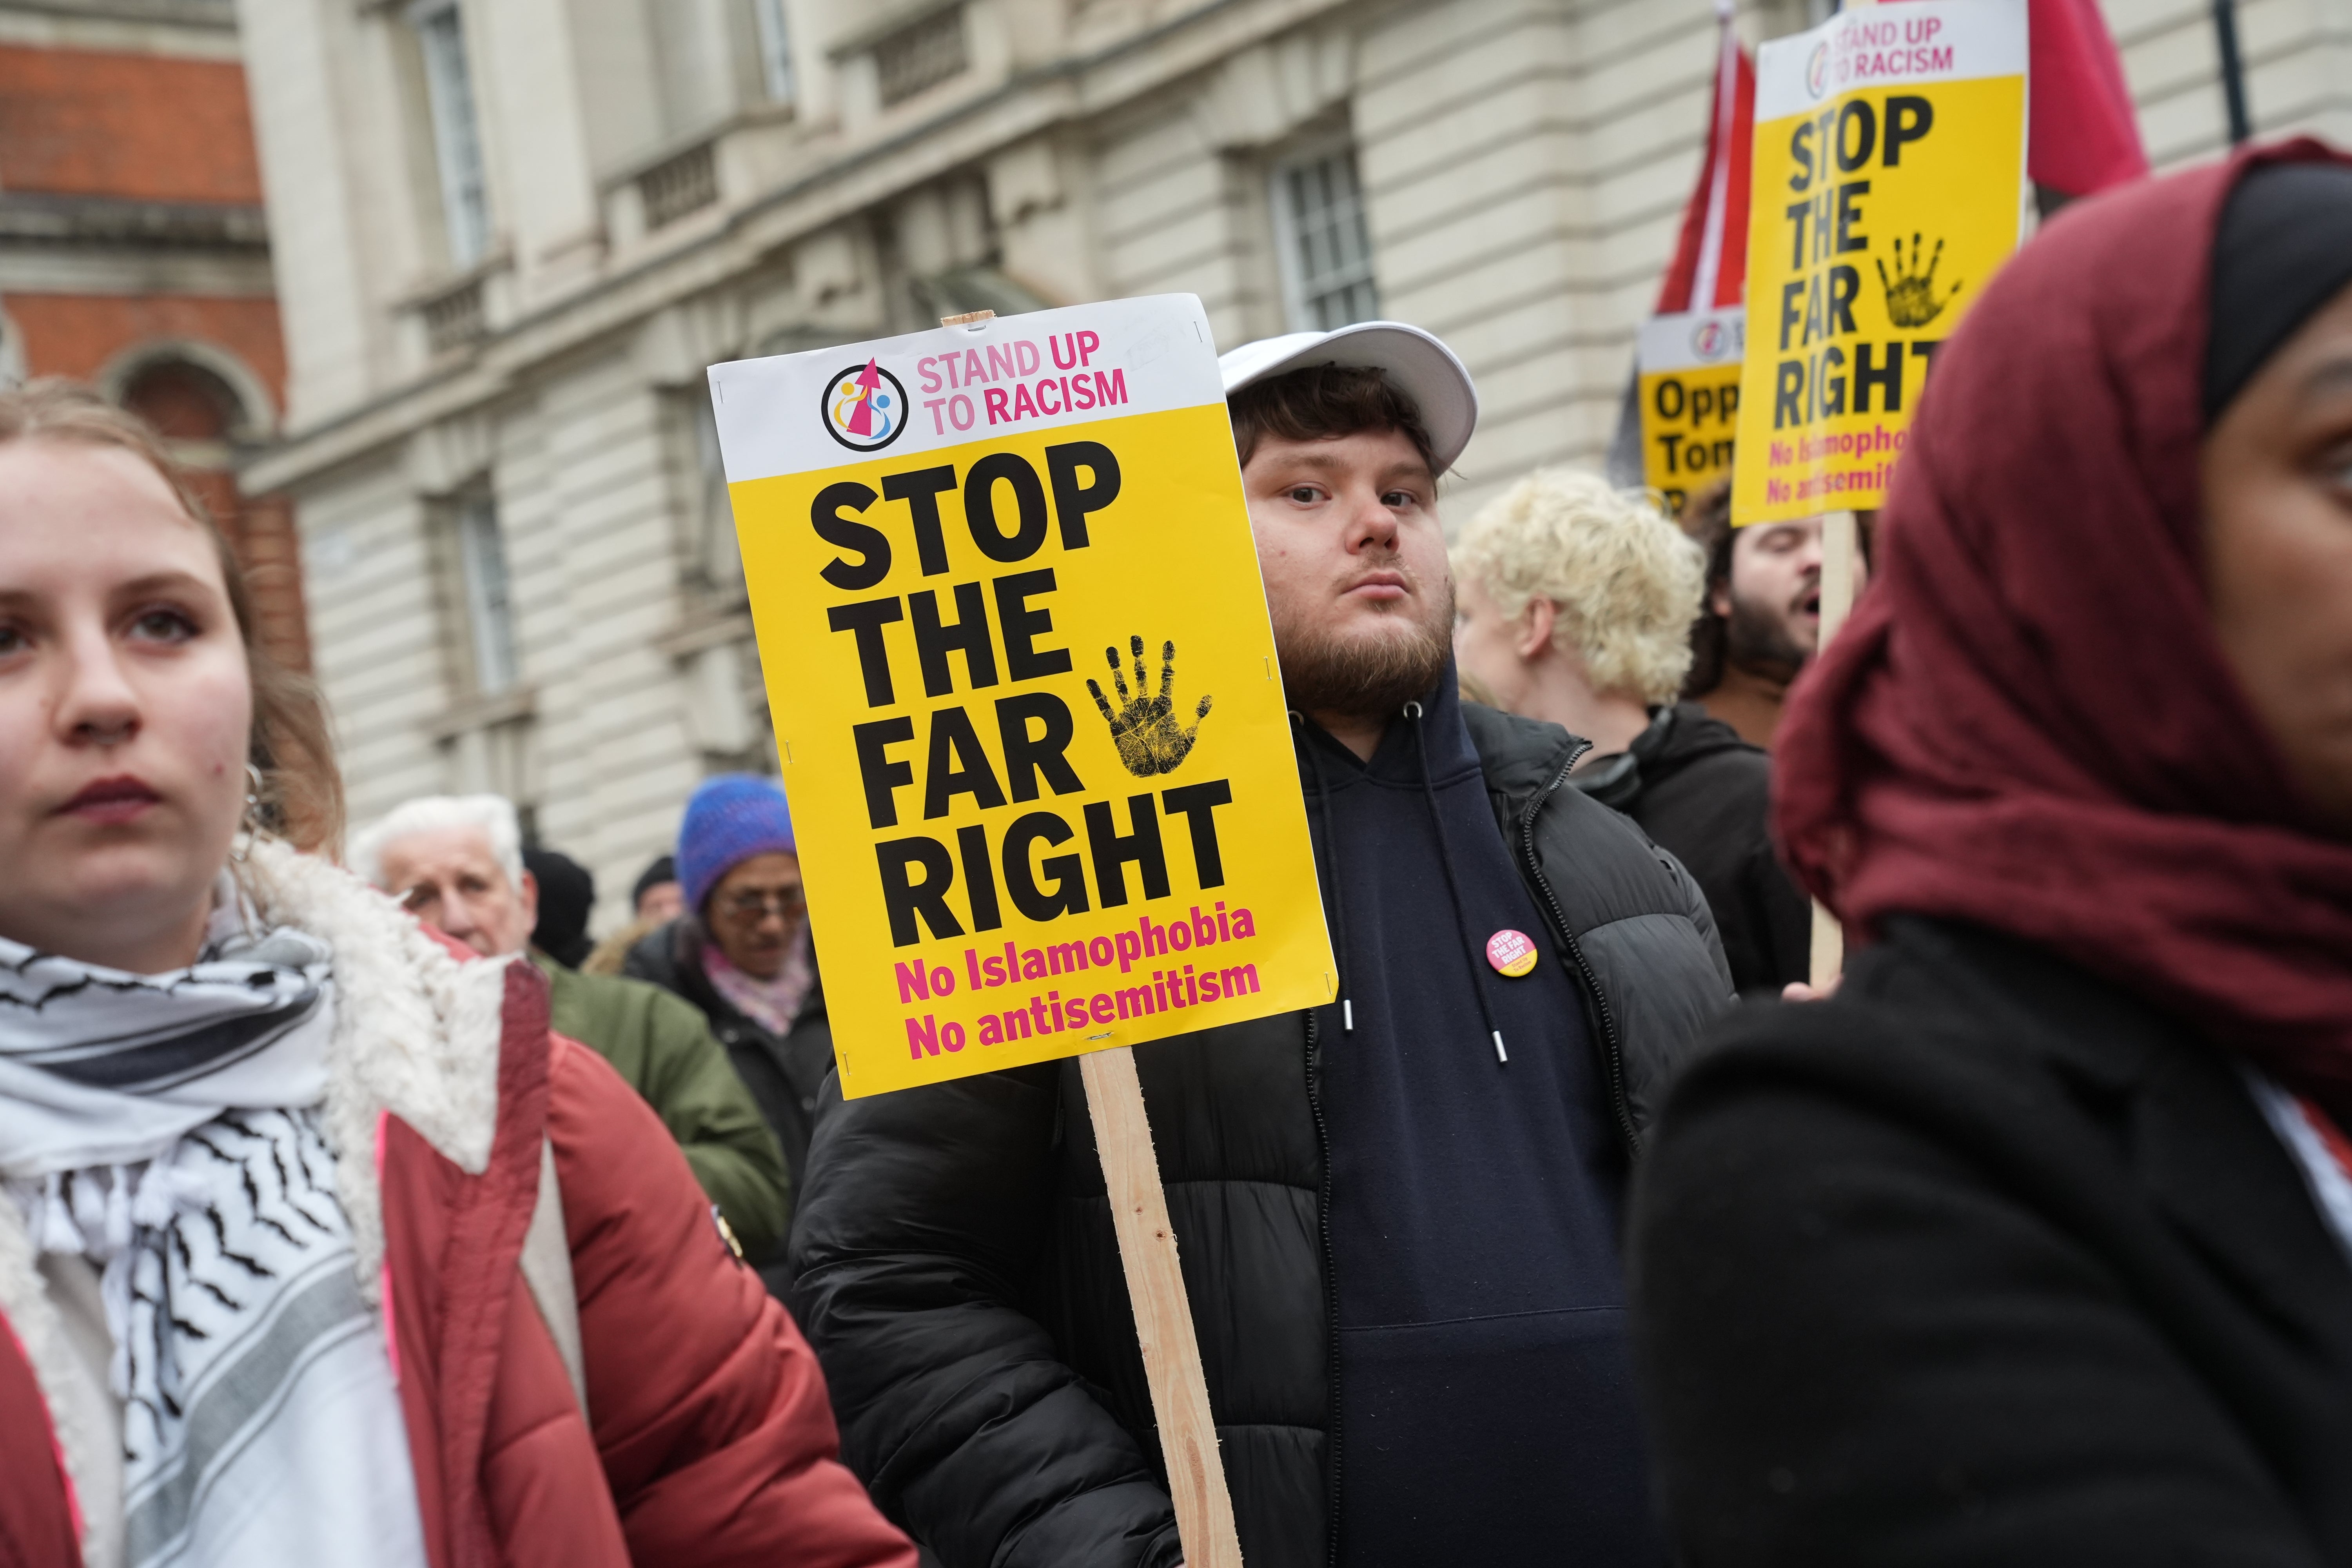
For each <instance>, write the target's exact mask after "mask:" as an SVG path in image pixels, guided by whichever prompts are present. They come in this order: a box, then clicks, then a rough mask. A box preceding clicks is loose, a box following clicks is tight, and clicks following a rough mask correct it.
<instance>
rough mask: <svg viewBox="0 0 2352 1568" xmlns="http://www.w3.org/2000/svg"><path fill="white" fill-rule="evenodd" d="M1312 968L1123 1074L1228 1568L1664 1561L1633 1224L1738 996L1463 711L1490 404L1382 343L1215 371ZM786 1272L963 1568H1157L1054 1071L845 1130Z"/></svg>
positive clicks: (914, 1519) (901, 1473)
mask: <svg viewBox="0 0 2352 1568" xmlns="http://www.w3.org/2000/svg"><path fill="white" fill-rule="evenodd" d="M1223 364H1224V368H1225V385H1226V392H1227V395H1228V406H1229V408H1230V411H1231V413H1232V416H1233V422H1234V441H1235V444H1236V447H1238V450H1239V454H1240V457H1241V460H1242V479H1243V486H1244V490H1245V492H1246V494H1247V497H1248V502H1249V510H1250V520H1251V523H1252V526H1253V528H1254V531H1255V536H1256V541H1257V549H1258V559H1259V563H1260V566H1261V570H1262V573H1263V576H1264V581H1265V590H1266V597H1267V602H1268V606H1269V608H1270V610H1271V611H1272V616H1273V625H1274V634H1275V642H1276V647H1277V649H1278V651H1279V653H1280V656H1281V664H1282V676H1283V682H1284V687H1285V690H1286V693H1287V695H1288V698H1289V700H1290V705H1291V707H1292V709H1293V714H1292V718H1293V729H1294V738H1295V742H1296V745H1297V755H1298V762H1299V772H1300V774H1301V778H1302V783H1303V786H1304V788H1305V790H1306V793H1307V808H1308V809H1307V816H1308V819H1309V821H1310V823H1311V825H1312V827H1313V832H1314V839H1315V850H1316V855H1317V858H1318V869H1319V872H1320V875H1321V879H1322V891H1323V898H1324V904H1325V909H1326V910H1327V913H1328V918H1329V922H1330V928H1331V932H1332V938H1333V946H1334V948H1335V950H1336V953H1337V957H1338V962H1339V973H1338V975H1337V981H1338V984H1337V991H1338V996H1337V999H1336V1000H1334V1001H1333V1002H1332V1003H1331V1004H1329V1005H1326V1006H1322V1007H1318V1008H1314V1009H1310V1010H1308V1011H1306V1012H1302V1013H1292V1014H1287V1015H1283V1016H1274V1017H1268V1018H1261V1019H1257V1020H1255V1021H1252V1022H1250V1023H1246V1024H1236V1025H1228V1026H1223V1027H1220V1028H1214V1029H1206V1030H1202V1031H1199V1032H1196V1033H1193V1034H1189V1035H1183V1036H1178V1037H1174V1038H1171V1039H1166V1040H1160V1041H1157V1042H1154V1043H1151V1044H1149V1045H1144V1046H1139V1047H1136V1052H1135V1055H1136V1065H1137V1068H1138V1071H1139V1075H1140V1077H1141V1079H1142V1083H1143V1091H1144V1099H1145V1102H1146V1106H1147V1108H1148V1110H1149V1111H1150V1119H1151V1127H1152V1135H1153V1141H1154V1143H1155V1145H1156V1147H1157V1152H1158V1154H1159V1159H1160V1174H1161V1177H1162V1180H1163V1182H1164V1183H1165V1184H1166V1188H1167V1193H1168V1203H1169V1209H1170V1214H1171V1218H1172V1220H1173V1222H1174V1225H1175V1228H1176V1232H1177V1236H1178V1238H1179V1240H1180V1242H1181V1247H1182V1253H1183V1258H1184V1261H1185V1266H1186V1267H1185V1274H1186V1283H1187V1286H1188V1288H1189V1290H1190V1295H1191V1301H1192V1315H1193V1321H1194V1326H1195V1329H1196V1331H1197V1332H1198V1334H1199V1336H1200V1341H1201V1346H1202V1356H1203V1360H1204V1362H1205V1363H1206V1367H1207V1373H1208V1383H1209V1402H1210V1405H1211V1408H1212V1410H1213V1413H1214V1415H1215V1417H1216V1420H1217V1424H1218V1437H1219V1443H1220V1449H1221V1452H1222V1456H1223V1462H1224V1468H1225V1474H1226V1479H1227V1482H1228V1484H1229V1486H1230V1488H1231V1489H1232V1494H1233V1500H1234V1512H1235V1516H1236V1522H1237V1524H1238V1526H1239V1530H1240V1535H1241V1544H1242V1549H1243V1553H1244V1558H1245V1559H1246V1560H1247V1561H1248V1562H1249V1563H1250V1564H1251V1568H1319V1565H1320V1564H1323V1563H1333V1562H1336V1563H1344V1564H1347V1565H1348V1568H1386V1565H1389V1564H1396V1565H1398V1568H1403V1565H1405V1564H1423V1563H1439V1562H1496V1563H1518V1562H1541V1561H1553V1560H1557V1559H1558V1558H1559V1557H1561V1556H1562V1555H1564V1554H1573V1555H1574V1556H1576V1557H1577V1558H1578V1559H1579V1560H1580V1561H1584V1562H1590V1563H1603V1564H1653V1563H1660V1562H1662V1561H1663V1557H1662V1554H1661V1552H1660V1550H1659V1547H1658V1545H1657V1542H1656V1539H1655V1537H1654V1532H1653V1529H1652V1526H1651V1523H1650V1518H1649V1513H1650V1510H1649V1504H1648V1495H1649V1494H1648V1484H1647V1479H1646V1475H1645V1471H1644V1468H1643V1456H1642V1438H1641V1434H1640V1431H1639V1427H1638V1423H1637V1421H1636V1418H1635V1415H1634V1409H1633V1403H1632V1394H1631V1388H1630V1384H1629V1381H1628V1377H1627V1373H1626V1357H1625V1350H1624V1330H1623V1300H1624V1297H1623V1284H1622V1277H1621V1273H1620V1269H1619V1266H1618V1261H1617V1247H1618V1229H1619V1218H1618V1216H1619V1211H1620V1208H1621V1205H1622V1194H1623V1189H1624V1184H1625V1179H1626V1170H1627V1165H1628V1162H1629V1160H1630V1158H1631V1156H1632V1153H1633V1150H1634V1148H1635V1147H1636V1146H1637V1144H1638V1142H1639V1141H1640V1138H1641V1136H1642V1131H1643V1127H1644V1126H1645V1125H1646V1123H1647V1121H1648V1118H1649V1116H1650V1114H1651V1113H1652V1111H1653V1110H1654V1108H1655V1106H1656V1103H1657V1100H1658V1097H1659V1095H1660V1093H1661V1091H1662V1090H1663V1089H1664V1083H1665V1080H1666V1079H1667V1078H1668V1077H1669V1075H1670V1074H1671V1072H1672V1070H1673V1068H1675V1065H1676V1064H1677V1062H1678V1060H1679V1059H1680V1058H1682V1056H1683V1055H1684V1054H1685V1052H1686V1051H1687V1050H1688V1049H1689V1047H1690V1046H1691V1044H1692V1042H1693V1040H1694V1039H1695V1037H1696V1035H1697V1034H1698V1032H1699V1030H1700V1029H1701V1028H1702V1027H1703V1026H1704V1025H1705V1024H1706V1022H1707V1021H1708V1020H1709V1019H1710V1018H1712V1017H1713V1016H1716V1015H1717V1013H1718V1012H1720V1011H1721V1010H1722V1009H1723V1008H1724V1007H1725V1006H1726V1005H1727V1004H1728V1001H1729V997H1730V993H1731V980H1730V976H1729V973H1728V971H1727V969H1726V967H1725V964H1724V960H1723V955H1722V951H1721V948H1720V946H1719V944H1718V943H1717V940H1716V936H1715V931H1714V927H1713V923H1712V921H1711V919H1710V917H1709V916H1708V914H1707V910H1706V901H1705V900H1704V899H1702V898H1701V897H1700V895H1699V893H1698V889H1696V886H1695V884H1693V882H1692V881H1691V879H1690V878H1689V877H1688V875H1687V874H1686V873H1685V872H1684V871H1683V870H1682V868H1680V867H1679V866H1677V865H1676V864H1675V862H1674V861H1673V859H1672V858H1669V857H1667V856H1665V855H1664V854H1662V853H1661V852H1659V851H1658V850H1656V849H1655V848H1654V847H1653V846H1652V845H1651V844H1650V843H1649V842H1648V841H1647V839H1645V838H1644V837H1643V835H1642V834H1641V832H1640V830H1639V829H1638V828H1636V827H1634V826H1633V824H1632V823H1631V822H1630V821H1628V820H1627V819H1625V818H1623V817H1622V816H1618V815H1617V814H1616V813H1614V812H1612V811H1611V810H1610V809H1609V808H1607V807H1606V806H1603V805H1600V804H1599V803H1598V802H1596V801H1593V800H1591V799H1590V798H1589V797H1587V796H1586V795H1583V794H1582V793H1581V792H1580V791H1578V790H1576V789H1573V788H1563V787H1562V785H1563V784H1565V782H1566V780H1567V777H1568V773H1569V770H1570V766H1571V765H1572V764H1573V763H1574V762H1575V760H1576V758H1577V757H1578V755H1579V754H1580V752H1582V751H1583V749H1584V747H1585V742H1582V741H1580V740H1579V739H1577V738H1575V737H1573V736H1571V735H1570V734H1569V733H1568V731H1565V730H1562V729H1560V728H1559V727H1558V726H1557V725H1551V724H1544V723H1539V722H1536V721H1529V720H1524V719H1517V718H1513V717H1511V716H1508V715H1506V714H1501V713H1496V712H1493V711H1491V710H1475V709H1465V707H1464V706H1463V705H1462V704H1461V703H1460V702H1459V701H1458V700H1456V697H1455V694H1454V667H1453V659H1452V657H1451V629H1452V625H1453V619H1454V604H1453V598H1454V595H1453V584H1452V581H1451V578H1450V576H1449V574H1448V571H1447V566H1446V558H1445V542H1444V532H1443V530H1442V529H1441V527H1440V525H1439V522H1438V517H1437V510H1436V493H1435V492H1436V480H1437V477H1438V475H1440V474H1442V473H1443V472H1444V470H1445V469H1446V468H1448V467H1449V466H1450V465H1451V464H1452V463H1453V461H1454V458H1455V457H1456V456H1457V455H1459V453H1460V452H1461V450H1462V448H1463V447H1464V446H1465V444H1466V443H1467V442H1468V440H1469V437H1470V431H1471V427H1472V425H1473V423H1474V422H1475V417H1476V408H1477V404H1476V394H1475V389H1474V388H1473V386H1472V384H1471V382H1470V378H1469V375H1468V374H1467V373H1466V372H1465V371H1464V369H1463V368H1462V365H1461V363H1460V362H1459V361H1458V360H1456V359H1455V358H1454V355H1453V353H1451V352H1450V351H1448V350H1447V349H1446V348H1445V346H1444V344H1443V343H1441V342H1438V341H1437V340H1436V339H1435V338H1433V337H1431V336H1430V335H1428V334H1427V333H1425V332H1423V331H1419V330H1417V329H1415V328H1412V327H1405V326H1399V325H1396V324H1394V323H1390V322H1367V323H1362V324H1360V325H1357V326H1353V327H1347V328H1342V329H1340V330H1339V331H1333V332H1309V333H1297V334H1294V335H1292V336H1290V337H1287V338H1278V339H1274V340H1270V341H1268V342H1260V343H1253V344H1250V345H1247V346H1245V347H1244V348H1240V349H1236V350H1235V351H1234V352H1233V353H1230V354H1227V355H1226V356H1225V357H1224V361H1223ZM793 1266H794V1268H795V1270H796V1273H797V1279H798V1282H797V1284H796V1286H795V1288H794V1290H793V1306H794V1308H795V1310H796V1311H797V1313H798V1316H799V1317H800V1319H801V1321H802V1323H803V1326H804V1327H805V1329H806V1331H807V1332H808V1334H809V1336H810V1339H811V1341H812V1342H814V1344H815V1345H816V1346H817V1348H818V1352H819V1354H820V1356H821V1357H822V1358H823V1360H824V1367H825V1375H826V1377H827V1380H828V1382H829V1383H830V1384H831V1386H832V1389H833V1394H834V1405H835V1413H836V1415H838V1417H839V1419H840V1422H841V1428H842V1439H843V1451H844V1457H845V1458H846V1459H847V1460H848V1462H849V1463H850V1465H851V1466H852V1468H855V1469H856V1471H857V1472H858V1474H859V1475H860V1476H861V1477H863V1478H864V1479H866V1483H867V1484H868V1486H869V1487H870V1488H871V1489H872V1490H873V1493H874V1496H875V1498H876V1500H877V1501H879V1502H880V1503H881V1504H882V1506H883V1508H884V1510H886V1511H887V1513H889V1514H890V1516H891V1517H892V1518H894V1519H896V1520H898V1521H900V1522H901V1523H902V1524H904V1525H905V1526H906V1527H907V1528H908V1530H910V1531H912V1532H913V1533H914V1535H915V1536H916V1537H917V1538H918V1539H919V1540H920V1541H921V1542H924V1543H925V1544H926V1545H927V1546H928V1547H929V1550H930V1551H931V1552H933V1553H934V1554H935V1555H936V1556H937V1557H938V1559H939V1560H940V1562H941V1563H943V1564H945V1565H946V1568H982V1565H988V1564H1001V1563H1020V1564H1024V1565H1034V1568H1065V1565H1066V1568H1168V1565H1169V1564H1171V1563H1176V1562H1177V1561H1178V1559H1179V1557H1180V1555H1181V1545H1180V1543H1179V1542H1178V1539H1177V1533H1176V1527H1175V1519H1174V1514H1173V1510H1172V1509H1171V1504H1170V1501H1169V1496H1168V1491H1167V1488H1166V1485H1165V1483H1164V1480H1163V1479H1162V1472H1161V1469H1160V1462H1161V1461H1160V1449H1159V1445H1158V1442H1157V1440H1156V1437H1155V1434H1154V1430H1153V1426H1152V1414H1151V1406H1150V1395H1149V1392H1148V1388H1147V1385H1146V1384H1145V1380H1144V1374H1143V1364H1142V1360H1141V1357H1140V1354H1139V1351H1138V1349H1137V1343H1136V1337H1135V1329H1134V1321H1133V1316H1132V1312H1131V1309H1130V1307H1129V1301H1128V1298H1127V1293H1126V1289H1125V1286H1124V1280H1123V1277H1122V1274H1121V1270H1120V1266H1119V1258H1118V1242H1117V1239H1116V1237H1115V1236H1114V1234H1113V1230H1112V1226H1111V1217H1110V1213H1109V1208H1108V1200H1107V1198H1106V1196H1105V1193H1104V1188H1103V1179H1102V1174H1101V1171H1100V1167H1099V1164H1098V1163H1097V1155H1096V1152H1095V1148H1094V1139H1093V1130H1092V1126H1091V1123H1090V1121H1089V1120H1088V1117H1087V1103H1086V1096H1085V1092H1084V1089H1083V1087H1082V1086H1081V1083H1080V1079H1079V1074H1078V1071H1077V1064H1076V1062H1075V1061H1061V1062H1048V1063H1044V1064H1040V1065H1038V1066H1035V1067H1031V1068H1016V1069H1013V1070H1010V1071H1005V1072H999V1073H992V1074H987V1075H983V1076H981V1077H976V1078H970V1079H959V1080H957V1081H955V1082H951V1083H945V1084H940V1085H937V1086H933V1087H929V1088H923V1089H909V1090H906V1091H904V1092H902V1093H898V1094H892V1095H887V1096H879V1097H875V1098H871V1099H865V1100H855V1101H849V1102H843V1101H842V1100H839V1098H838V1093H837V1090H836V1089H831V1088H828V1091H827V1095H826V1099H825V1102H824V1107H823V1109H822V1110H821V1111H820V1121H819V1126H818V1131H817V1134H816V1140H815V1142H814V1146H813V1148H812V1149H811V1152H810V1155H809V1163H808V1170H807V1178H806V1183H805V1186H804V1192H803V1199H802V1205H801V1210H800V1218H799V1222H798V1225H797V1226H796V1228H795V1230H794V1234H793Z"/></svg>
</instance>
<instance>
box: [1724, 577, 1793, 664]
mask: <svg viewBox="0 0 2352 1568" xmlns="http://www.w3.org/2000/svg"><path fill="white" fill-rule="evenodd" d="M1723 657H1724V658H1725V659H1726V660H1727V661H1728V662H1729V663H1732V664H1736V665H1738V667H1739V668H1742V669H1744V670H1747V671H1748V672H1749V673H1750V674H1754V675H1761V676H1764V677H1765V678H1767V679H1772V680H1780V681H1788V680H1793V679H1796V676H1797V671H1799V670H1800V669H1802V668H1804V667H1805V660H1806V659H1807V658H1810V657H1811V656H1810V655H1809V654H1807V653H1806V651H1805V649H1804V648H1803V647H1801V645H1799V643H1798V641H1797V639H1796V637H1795V635H1794V634H1793V633H1791V632H1790V630H1789V613H1788V612H1784V611H1780V610H1775V609H1774V608H1773V607H1772V606H1771V605H1767V604H1763V603H1760V602H1759V601H1758V600H1756V599H1753V598H1747V597H1742V596H1741V595H1738V594H1734V595H1732V596H1731V614H1730V616H1728V617H1727V618H1726V620H1725V622H1724V627H1723Z"/></svg>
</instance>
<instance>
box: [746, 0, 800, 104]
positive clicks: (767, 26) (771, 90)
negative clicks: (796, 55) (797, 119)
mask: <svg viewBox="0 0 2352 1568" xmlns="http://www.w3.org/2000/svg"><path fill="white" fill-rule="evenodd" d="M751 16H752V20H753V21H755V22H756V23H758V25H759V30H760V79H761V84H762V85H763V86H764V87H766V89H767V90H768V100H769V101H770V102H771V103H790V102H792V101H793V34H792V24H791V22H790V20H789V19H788V18H787V17H786V16H784V0H751Z"/></svg>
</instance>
